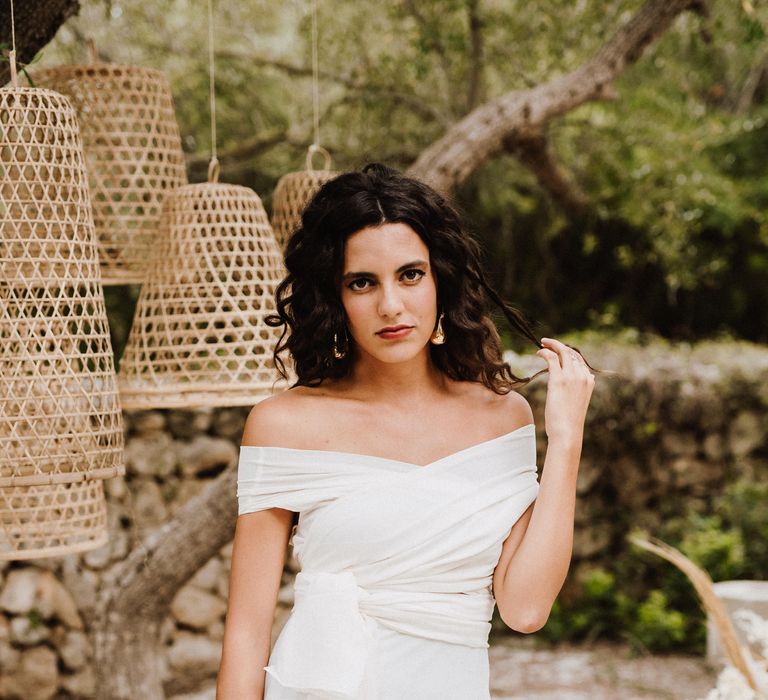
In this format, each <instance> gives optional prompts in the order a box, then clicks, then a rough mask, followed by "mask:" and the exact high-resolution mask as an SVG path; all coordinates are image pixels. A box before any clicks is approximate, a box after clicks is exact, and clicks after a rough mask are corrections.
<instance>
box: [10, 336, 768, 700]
mask: <svg viewBox="0 0 768 700" xmlns="http://www.w3.org/2000/svg"><path fill="white" fill-rule="evenodd" d="M580 347H581V349H582V350H583V351H584V352H585V354H586V356H587V357H588V358H589V359H590V361H591V362H592V363H593V364H594V365H596V366H598V367H600V368H602V369H606V370H612V371H615V372H617V373H618V374H616V375H611V376H608V375H605V376H603V377H601V379H600V380H599V381H598V383H597V387H596V389H595V394H594V399H593V402H592V405H591V407H590V412H589V416H588V421H587V428H586V432H585V443H584V451H583V461H582V467H581V471H580V475H579V481H578V493H579V501H578V508H577V515H576V519H577V528H576V538H575V553H574V559H575V565H576V566H578V565H579V563H580V562H599V561H600V560H601V559H605V558H608V557H615V556H618V555H619V554H620V553H621V551H622V550H623V549H624V548H625V547H626V543H625V536H626V533H627V532H628V530H629V529H630V528H632V527H634V526H636V525H640V526H645V527H647V528H648V529H649V530H651V531H653V530H654V529H655V528H656V527H658V525H659V523H660V522H662V520H663V519H664V518H667V517H671V516H673V515H675V514H679V513H683V512H684V511H685V510H686V509H687V508H695V509H699V510H702V511H705V510H706V509H707V506H708V504H709V503H710V501H711V499H712V497H713V496H714V495H716V494H718V493H719V492H720V491H721V490H722V489H723V487H724V486H725V484H726V483H728V482H729V481H731V480H733V479H736V478H738V477H740V476H746V477H750V478H753V479H766V478H768V438H767V437H766V435H767V434H768V351H766V350H765V349H762V348H759V347H755V346H752V345H747V344H734V343H721V344H717V343H711V344H702V345H699V346H697V347H693V348H689V347H685V346H682V347H681V346H676V347H672V346H665V345H660V344H658V343H657V344H654V345H653V346H649V347H639V346H629V347H626V346H624V347H607V346H605V345H601V344H598V343H592V344H590V343H589V342H585V343H583V344H582V345H580ZM510 360H511V361H512V364H513V367H514V368H515V370H516V373H518V374H520V375H526V374H530V373H532V372H533V371H536V370H537V369H539V368H540V366H541V363H540V362H538V361H537V360H535V359H527V360H526V359H524V358H520V357H517V356H510ZM523 393H524V394H525V395H526V396H527V397H528V399H529V400H530V402H531V404H532V406H533V408H534V414H535V417H536V424H537V440H538V444H539V463H540V464H541V463H543V455H544V450H545V447H546V439H545V429H544V423H543V408H544V398H545V394H546V392H545V382H544V381H543V380H536V381H535V382H534V383H532V385H531V386H529V387H526V388H525V389H524V390H523ZM247 413H248V409H247V408H225V409H205V410H196V411H146V412H137V413H129V414H126V421H125V425H126V459H127V474H126V476H125V478H122V479H112V480H110V481H109V482H107V493H108V502H109V525H110V530H111V537H110V541H109V543H108V544H106V545H105V546H104V547H102V548H100V549H98V550H94V551H91V552H87V553H85V554H80V555H70V556H68V557H64V558H55V559H46V560H38V561H34V562H14V563H7V562H6V563H0V698H4V699H6V698H7V699H8V700H10V699H12V698H16V699H19V698H22V699H23V700H49V699H50V698H92V697H94V695H93V689H94V677H93V671H92V669H91V666H90V659H91V654H92V649H91V642H90V639H89V637H88V632H87V629H85V625H84V622H83V620H84V617H85V615H84V613H86V612H87V611H88V610H89V609H90V606H92V605H93V601H94V599H95V593H96V591H97V589H98V586H99V582H100V579H101V577H102V575H103V573H104V572H105V570H107V569H108V568H109V567H110V566H111V565H113V564H114V563H115V562H118V561H120V560H122V559H123V558H124V557H125V556H126V555H127V553H128V552H129V551H130V550H131V549H132V548H133V547H134V546H137V544H138V543H139V542H140V540H141V538H142V537H144V536H146V535H147V534H148V533H150V532H151V531H152V530H154V529H155V528H156V527H157V526H158V525H159V524H161V523H163V522H164V521H166V520H167V519H168V518H169V517H170V516H172V515H173V513H175V512H176V510H177V509H178V508H179V507H180V506H181V505H183V504H184V503H185V502H186V501H187V500H188V499H189V498H190V497H192V496H193V495H195V494H197V493H199V491H200V490H201V489H202V488H203V487H204V486H205V485H206V484H207V483H208V482H209V481H210V480H211V479H215V478H216V476H217V475H218V474H220V473H221V471H222V470H224V469H226V468H227V467H228V466H231V465H234V464H236V462H237V457H238V448H237V445H238V444H239V440H240V436H241V434H242V430H243V425H244V422H245V417H246V415H247ZM230 557H231V545H229V546H226V547H224V548H223V549H222V550H221V551H220V552H219V553H218V554H217V555H216V556H215V557H213V558H212V559H211V560H210V561H209V562H208V563H207V564H206V565H205V566H204V567H203V568H202V569H200V571H198V572H197V574H196V575H195V576H194V577H193V578H192V579H191V580H190V581H189V583H188V584H187V585H186V586H185V587H184V588H183V589H182V590H181V591H180V592H179V594H178V595H177V596H176V598H175V600H174V601H173V604H172V606H171V614H170V616H169V617H168V619H167V620H166V621H165V623H164V626H163V639H164V644H165V655H164V658H163V660H162V661H163V666H164V673H165V678H166V694H167V696H168V697H169V698H177V700H182V698H185V699H189V700H191V699H192V698H197V697H200V698H202V697H212V694H211V691H210V687H211V684H212V682H213V679H214V678H215V674H216V670H217V667H218V663H219V655H220V650H221V639H222V635H223V629H224V614H225V609H226V599H227V587H228V574H229V564H230ZM295 570H296V562H295V561H294V560H293V559H289V562H288V566H287V568H286V572H285V574H284V578H283V584H284V585H283V589H282V590H281V593H280V597H279V607H278V611H277V614H276V620H275V632H274V633H275V634H276V633H277V632H278V631H279V629H280V627H281V626H282V624H283V623H284V621H285V618H286V616H287V614H288V611H289V610H290V608H291V606H292V595H291V588H292V586H291V582H292V579H293V575H294V573H295ZM273 638H274V637H273ZM200 688H208V690H207V692H206V693H203V694H199V695H198V694H197V693H198V692H199V689H200Z"/></svg>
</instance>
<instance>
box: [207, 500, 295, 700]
mask: <svg viewBox="0 0 768 700" xmlns="http://www.w3.org/2000/svg"><path fill="white" fill-rule="evenodd" d="M292 520H293V513H292V512H291V511H289V510H283V509H282V508H270V509H268V510H262V511H259V512H256V513H247V514H245V515H241V516H239V517H238V519H237V525H236V526H235V540H234V545H233V548H232V570H231V572H230V575H229V604H228V607H227V620H226V624H225V626H224V644H223V648H222V654H221V666H220V668H219V677H218V681H217V685H216V700H262V698H263V697H264V680H265V679H264V676H265V671H264V666H266V665H267V662H268V660H269V653H270V645H271V642H272V623H273V621H274V617H275V606H276V604H277V594H278V591H279V590H280V578H281V576H282V573H283V567H284V566H285V555H286V549H287V546H288V538H289V536H290V531H291V526H292Z"/></svg>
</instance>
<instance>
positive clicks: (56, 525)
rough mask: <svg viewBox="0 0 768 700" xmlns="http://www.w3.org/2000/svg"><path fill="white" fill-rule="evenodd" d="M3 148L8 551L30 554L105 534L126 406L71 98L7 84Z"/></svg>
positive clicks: (0, 380)
mask: <svg viewBox="0 0 768 700" xmlns="http://www.w3.org/2000/svg"><path fill="white" fill-rule="evenodd" d="M14 68H15V66H14V65H13V58H12V75H13V74H14V73H15V71H14V70H13V69H14ZM14 78H15V75H14ZM0 154H2V161H1V162H2V165H0V559H29V558H34V557H46V556H53V555H62V554H67V553H70V552H74V551H82V550H86V549H92V548H94V547H98V546H99V545H101V544H103V543H104V542H105V541H106V538H107V530H106V510H105V509H106V504H105V500H104V494H103V485H102V479H105V478H108V477H111V476H117V475H120V474H123V473H124V467H123V428H122V413H121V410H120V406H119V401H118V393H117V384H116V377H115V372H114V363H113V358H112V348H111V343H110V338H109V327H108V324H107V315H106V309H105V306H104V296H103V290H102V287H101V284H100V270H99V261H98V251H97V246H96V236H95V231H94V227H93V219H92V215H91V207H90V199H89V192H88V180H87V175H86V170H85V163H84V157H83V152H82V145H81V142H80V138H79V133H78V124H77V116H76V114H75V111H74V109H73V108H72V106H71V104H70V102H69V100H68V99H67V98H66V97H64V96H62V95H60V94H58V93H56V92H53V91H51V90H45V89H38V88H29V87H17V86H16V82H15V80H14V83H13V86H12V87H10V88H5V89H2V90H0Z"/></svg>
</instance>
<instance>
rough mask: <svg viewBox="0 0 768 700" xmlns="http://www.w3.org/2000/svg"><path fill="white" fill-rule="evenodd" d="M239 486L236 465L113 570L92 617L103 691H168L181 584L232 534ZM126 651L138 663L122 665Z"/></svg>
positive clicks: (123, 698) (113, 699)
mask: <svg viewBox="0 0 768 700" xmlns="http://www.w3.org/2000/svg"><path fill="white" fill-rule="evenodd" d="M236 486H237V465H236V464H232V465H230V466H229V467H227V468H226V469H225V470H224V471H223V472H222V473H221V474H220V475H219V476H218V477H217V478H216V479H215V480H214V481H213V483H211V484H210V485H209V486H208V487H207V488H206V489H205V490H204V491H202V492H201V493H200V494H199V495H197V496H196V497H194V498H192V499H190V500H189V501H188V502H187V503H186V504H185V505H184V506H182V507H181V508H180V509H179V511H178V512H177V513H176V515H174V517H173V518H171V519H170V520H169V521H168V522H166V523H165V524H164V525H162V526H161V527H160V528H158V529H157V530H156V531H155V532H153V533H152V534H151V535H150V536H149V537H147V538H146V539H145V540H144V542H143V543H142V544H140V545H139V546H137V547H135V548H134V549H133V551H132V552H131V553H130V554H129V555H128V558H127V559H125V560H123V561H122V562H120V563H119V564H118V565H117V566H115V567H113V568H112V569H111V570H110V571H109V572H108V573H107V574H105V576H104V579H103V581H102V585H101V588H100V597H99V601H98V604H97V609H96V613H95V615H94V618H93V620H92V623H93V641H94V644H93V648H94V664H93V668H94V670H95V672H96V676H97V693H96V697H99V698H109V699H110V700H136V698H139V697H141V698H147V699H148V700H149V699H151V700H157V699H158V698H162V697H163V691H162V681H161V678H160V668H159V664H158V663H157V659H159V658H160V656H161V648H160V644H161V642H160V635H159V628H160V624H161V622H162V621H163V620H164V619H165V617H166V616H167V614H168V609H169V607H170V604H171V602H172V600H173V598H174V596H175V595H176V593H177V592H178V591H179V589H180V588H181V587H182V586H183V585H184V584H185V583H186V582H187V581H188V580H189V579H190V578H192V576H193V575H194V574H195V572H196V571H198V570H199V569H200V568H201V567H202V566H203V565H204V564H205V563H206V562H207V561H208V560H209V559H210V558H211V557H212V556H213V555H214V554H216V552H218V551H219V550H220V549H221V548H222V547H223V546H224V545H225V544H227V543H228V542H230V541H231V540H232V537H233V534H234V529H235V521H236V519H237V502H236V498H235V491H236ZM121 657H126V658H127V659H128V660H129V661H130V663H120V664H116V663H115V659H118V658H121ZM137 660H141V662H139V663H136V661H137Z"/></svg>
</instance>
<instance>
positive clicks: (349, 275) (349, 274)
mask: <svg viewBox="0 0 768 700" xmlns="http://www.w3.org/2000/svg"><path fill="white" fill-rule="evenodd" d="M426 265H427V261H426V260H412V261H411V262H407V263H405V265H400V267H398V268H397V270H395V273H398V272H404V271H405V270H408V269H410V268H411V267H420V266H421V267H424V266H426ZM352 277H376V274H375V273H373V272H347V273H345V274H344V276H343V277H342V278H341V279H343V280H346V279H351V278H352Z"/></svg>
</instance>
